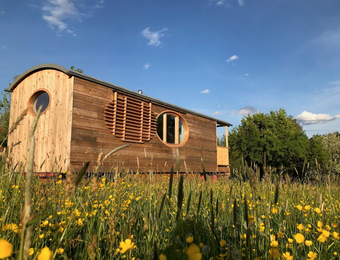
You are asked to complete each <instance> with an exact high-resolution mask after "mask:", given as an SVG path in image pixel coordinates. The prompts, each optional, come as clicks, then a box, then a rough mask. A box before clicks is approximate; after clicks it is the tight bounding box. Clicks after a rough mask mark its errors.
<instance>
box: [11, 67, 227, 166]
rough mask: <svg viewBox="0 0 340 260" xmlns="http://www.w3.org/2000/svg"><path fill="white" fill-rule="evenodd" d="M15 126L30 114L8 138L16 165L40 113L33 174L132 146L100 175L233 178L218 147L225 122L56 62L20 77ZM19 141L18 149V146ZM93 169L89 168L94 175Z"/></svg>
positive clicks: (14, 96) (15, 87) (16, 89)
mask: <svg viewBox="0 0 340 260" xmlns="http://www.w3.org/2000/svg"><path fill="white" fill-rule="evenodd" d="M8 91H10V92H12V97H11V113H10V125H12V124H13V123H14V122H15V121H16V120H17V118H18V117H19V116H20V115H21V114H22V113H23V111H25V109H26V108H27V109H28V112H27V114H26V115H25V116H24V118H23V119H22V120H21V121H20V123H19V125H18V126H17V127H16V128H15V130H14V131H13V132H12V133H11V134H10V136H9V140H8V147H11V146H13V145H14V144H16V145H15V146H13V149H12V151H11V158H12V160H13V164H16V163H19V162H23V163H25V161H26V158H27V155H28V147H29V144H28V135H29V129H30V128H31V126H32V123H33V120H34V117H35V114H36V112H37V109H38V108H39V107H40V105H42V109H43V111H42V114H41V116H40V119H39V122H38V126H37V129H36V133H35V140H36V150H35V172H51V171H60V170H61V171H66V170H67V168H68V167H71V168H72V169H74V170H75V171H79V169H80V168H81V167H82V166H83V164H84V163H85V162H87V161H90V162H91V164H90V167H92V169H93V167H94V166H96V165H97V160H98V156H99V154H100V153H103V154H104V155H105V154H107V153H108V152H109V151H111V150H112V149H114V148H117V147H119V146H121V145H123V144H126V143H131V144H132V145H130V146H129V147H128V148H125V149H123V150H120V151H119V152H117V153H116V154H114V155H112V156H110V157H109V158H107V159H106V160H105V162H104V164H103V167H102V168H101V171H112V169H113V167H126V168H129V169H131V170H132V171H134V172H136V171H137V169H138V168H139V170H140V171H144V172H148V171H150V170H152V171H154V172H160V171H162V172H165V171H169V169H170V168H171V166H174V165H176V164H177V161H178V160H179V162H180V171H182V172H184V171H185V169H187V170H189V171H197V170H200V169H201V159H203V162H204V166H205V169H206V171H207V172H228V169H229V153H228V138H226V147H219V146H217V141H216V140H217V131H216V130H217V127H225V129H226V137H228V135H227V134H228V131H227V130H228V126H231V124H229V123H228V122H225V121H222V120H219V119H215V118H212V117H209V116H206V115H202V114H199V113H196V112H194V111H190V110H188V109H185V108H181V107H179V106H175V105H172V104H169V103H166V102H163V101H160V100H157V99H154V98H152V97H148V96H146V95H143V94H141V93H138V92H135V91H131V90H128V89H125V88H122V87H119V86H116V85H113V84H111V83H108V82H105V81H101V80H98V79H96V78H93V77H89V76H87V75H83V74H80V73H78V72H76V71H73V70H68V69H66V68H64V67H61V66H58V65H55V64H42V65H39V66H36V67H33V68H31V69H29V70H27V71H25V72H24V73H23V74H21V75H20V76H19V77H18V78H17V79H16V80H15V82H13V84H12V85H11V86H10V88H9V89H8ZM18 142H20V143H18ZM89 170H90V169H89Z"/></svg>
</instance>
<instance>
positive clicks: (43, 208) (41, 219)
mask: <svg viewBox="0 0 340 260" xmlns="http://www.w3.org/2000/svg"><path fill="white" fill-rule="evenodd" d="M0 174H1V176H0V196H1V201H0V220H1V221H0V258H1V257H6V255H4V253H5V252H7V251H6V248H8V246H9V245H11V246H12V250H11V256H10V257H7V258H9V259H18V258H19V257H20V248H21V244H22V243H23V242H22V236H21V235H22V228H23V221H24V215H25V214H24V213H25V209H24V205H25V184H26V177H25V176H23V175H21V174H18V173H15V172H14V171H11V170H8V169H6V165H5V164H2V166H1V168H0ZM66 176H67V177H66V179H63V178H61V175H60V176H59V177H56V178H54V179H48V180H43V179H39V178H37V177H33V180H32V184H31V194H32V197H31V205H30V206H31V215H30V218H29V219H28V220H27V224H26V228H31V235H30V246H29V248H28V252H27V253H26V255H23V257H24V258H25V259H39V260H41V259H160V260H163V259H252V260H253V259H256V260H258V259H327V260H328V259H339V254H340V240H339V233H340V230H339V229H340V223H339V222H340V220H339V215H340V192H339V191H340V187H339V181H338V179H336V178H334V179H332V180H327V179H326V180H325V181H321V180H320V181H318V182H315V183H302V184H301V183H300V182H291V181H289V179H285V178H283V177H282V176H280V175H273V176H271V177H270V178H264V179H262V180H259V179H257V178H249V179H238V178H236V179H229V180H228V179H227V178H225V177H219V178H217V179H216V178H211V177H209V176H204V177H206V178H203V177H202V178H201V177H200V175H197V174H184V175H177V174H170V175H169V174H167V175H166V174H157V175H156V174H144V175H141V174H128V173H127V172H126V171H124V170H123V169H122V170H119V171H118V174H117V175H116V176H111V175H107V176H103V177H102V178H97V177H95V176H93V177H91V178H82V179H79V178H77V176H76V175H73V174H72V172H69V173H68V174H66ZM113 179H114V180H113ZM205 179H206V180H205ZM77 182H79V183H77ZM76 184H77V185H76ZM6 242H7V244H6ZM6 246H7V247H6ZM21 252H22V251H21Z"/></svg>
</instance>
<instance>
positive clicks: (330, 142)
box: [319, 132, 340, 175]
mask: <svg viewBox="0 0 340 260" xmlns="http://www.w3.org/2000/svg"><path fill="white" fill-rule="evenodd" d="M319 138H320V139H321V141H322V145H323V148H324V149H325V152H326V154H327V160H326V162H325V164H324V170H325V172H324V173H326V174H329V175H339V174H340V133H339V132H334V133H329V134H324V135H322V136H321V137H319Z"/></svg>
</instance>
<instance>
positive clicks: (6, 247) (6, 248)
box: [0, 239, 13, 258]
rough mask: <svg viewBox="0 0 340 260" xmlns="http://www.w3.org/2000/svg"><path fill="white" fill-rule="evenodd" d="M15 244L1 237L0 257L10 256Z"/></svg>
mask: <svg viewBox="0 0 340 260" xmlns="http://www.w3.org/2000/svg"><path fill="white" fill-rule="evenodd" d="M12 250H13V245H12V244H11V243H10V242H8V241H7V240H4V239H0V258H6V257H10V256H11V255H12Z"/></svg>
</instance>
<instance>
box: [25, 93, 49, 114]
mask: <svg viewBox="0 0 340 260" xmlns="http://www.w3.org/2000/svg"><path fill="white" fill-rule="evenodd" d="M39 92H45V93H47V94H48V99H49V102H48V105H47V107H46V109H45V110H44V111H42V112H41V114H40V115H43V114H45V113H46V111H47V110H48V109H49V107H50V106H51V102H52V98H51V94H50V92H49V91H48V90H47V89H43V88H41V89H37V90H36V91H34V93H33V94H32V95H31V97H30V98H29V100H28V103H27V108H28V111H29V113H30V114H31V115H33V116H36V115H37V112H38V111H35V109H33V102H35V101H36V100H37V96H38V93H39Z"/></svg>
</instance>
